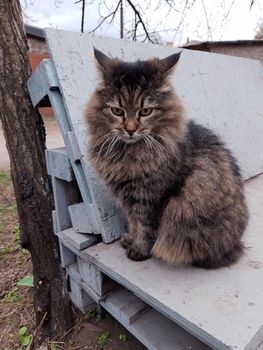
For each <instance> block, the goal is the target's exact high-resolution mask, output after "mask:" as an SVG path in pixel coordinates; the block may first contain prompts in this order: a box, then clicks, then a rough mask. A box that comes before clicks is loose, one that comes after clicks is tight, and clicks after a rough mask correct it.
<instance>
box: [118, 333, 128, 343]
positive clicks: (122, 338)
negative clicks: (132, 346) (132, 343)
mask: <svg viewBox="0 0 263 350" xmlns="http://www.w3.org/2000/svg"><path fill="white" fill-rule="evenodd" d="M119 340H120V341H121V342H123V343H125V342H126V341H127V335H126V334H119Z"/></svg>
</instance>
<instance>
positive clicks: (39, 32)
mask: <svg viewBox="0 0 263 350" xmlns="http://www.w3.org/2000/svg"><path fill="white" fill-rule="evenodd" d="M25 30H26V34H28V35H32V36H35V37H37V38H39V39H42V40H45V36H44V30H43V29H42V28H39V27H34V26H31V25H30V24H25Z"/></svg>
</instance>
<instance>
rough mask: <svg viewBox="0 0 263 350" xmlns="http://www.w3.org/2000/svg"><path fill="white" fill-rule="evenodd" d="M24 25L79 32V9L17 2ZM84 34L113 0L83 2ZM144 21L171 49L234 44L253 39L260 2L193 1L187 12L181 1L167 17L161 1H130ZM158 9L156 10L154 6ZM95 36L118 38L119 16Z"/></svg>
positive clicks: (71, 1) (129, 20)
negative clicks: (199, 43) (216, 42)
mask: <svg viewBox="0 0 263 350" xmlns="http://www.w3.org/2000/svg"><path fill="white" fill-rule="evenodd" d="M20 2H21V4H22V7H23V12H24V18H25V22H26V23H28V24H32V25H34V26H38V27H41V28H45V27H53V28H59V29H66V30H74V31H79V30H80V21H81V5H80V4H75V0H20ZM86 2H87V5H86V16H85V32H89V31H90V30H92V29H93V28H95V27H96V25H97V24H98V23H99V21H100V20H101V18H100V13H101V14H104V15H107V14H108V13H109V11H110V10H109V9H114V7H115V6H116V4H117V2H118V1H117V0H111V1H108V0H105V2H106V6H107V7H108V8H109V9H107V8H106V6H105V5H102V6H100V8H99V3H100V2H101V1H100V0H93V1H92V0H87V1H86ZM133 2H134V3H135V4H139V5H137V6H139V7H138V9H140V10H141V13H142V16H143V18H144V19H146V18H147V21H148V28H149V29H150V30H153V29H155V30H157V31H159V33H160V35H161V38H162V40H163V41H173V42H174V43H175V45H177V44H183V43H185V42H186V40H187V38H189V39H190V40H203V41H205V40H236V39H253V38H254V35H255V31H256V28H257V25H258V23H259V22H260V21H261V20H262V19H263V1H262V0H256V1H255V4H254V6H253V7H252V9H251V10H250V0H196V1H195V2H194V0H191V1H188V3H190V4H191V3H192V2H194V5H193V6H192V7H191V9H187V8H185V0H178V1H176V4H177V5H176V9H175V10H172V11H171V12H170V14H169V15H167V11H168V7H167V5H166V6H165V1H164V0H156V1H149V0H145V1H143V0H141V1H136V0H134V1H133ZM158 4H160V6H159V7H158V8H157V5H158ZM124 12H125V19H124V21H125V30H126V31H128V30H129V29H130V28H131V26H132V24H133V18H134V16H133V14H132V12H131V11H130V9H129V8H128V6H127V5H125V1H124ZM96 34H97V35H105V36H113V37H118V36H119V14H117V15H116V20H115V21H114V23H113V24H108V23H104V24H103V26H102V27H101V28H100V29H99V30H97V32H96Z"/></svg>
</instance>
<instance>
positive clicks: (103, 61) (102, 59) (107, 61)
mask: <svg viewBox="0 0 263 350" xmlns="http://www.w3.org/2000/svg"><path fill="white" fill-rule="evenodd" d="M93 49H94V56H95V59H96V61H97V64H98V66H99V68H100V69H101V70H102V72H105V71H106V70H107V68H108V67H109V66H110V65H111V63H112V59H111V58H110V57H108V56H106V55H105V54H104V53H103V52H101V51H99V50H97V49H96V48H95V47H94V48H93Z"/></svg>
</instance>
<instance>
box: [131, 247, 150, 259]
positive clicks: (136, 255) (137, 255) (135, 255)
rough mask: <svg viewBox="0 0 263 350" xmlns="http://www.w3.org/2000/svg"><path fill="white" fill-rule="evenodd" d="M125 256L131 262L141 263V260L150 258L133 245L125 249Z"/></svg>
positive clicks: (148, 254)
mask: <svg viewBox="0 0 263 350" xmlns="http://www.w3.org/2000/svg"><path fill="white" fill-rule="evenodd" d="M127 256H128V258H129V259H131V260H134V261H142V260H146V259H149V258H150V257H151V254H150V253H147V252H144V251H142V250H141V249H138V247H137V246H135V245H131V246H130V247H129V248H128V249H127Z"/></svg>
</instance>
